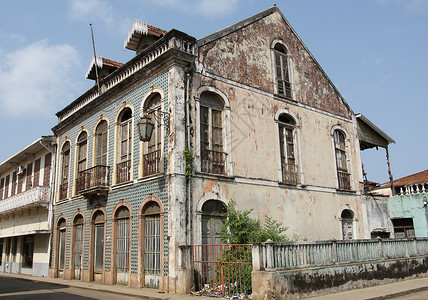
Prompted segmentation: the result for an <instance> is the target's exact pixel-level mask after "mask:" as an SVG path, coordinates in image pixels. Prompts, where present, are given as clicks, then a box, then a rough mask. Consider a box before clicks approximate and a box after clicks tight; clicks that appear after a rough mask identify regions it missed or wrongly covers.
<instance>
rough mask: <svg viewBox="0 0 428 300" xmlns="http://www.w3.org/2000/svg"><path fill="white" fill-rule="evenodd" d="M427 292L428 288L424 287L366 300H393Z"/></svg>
mask: <svg viewBox="0 0 428 300" xmlns="http://www.w3.org/2000/svg"><path fill="white" fill-rule="evenodd" d="M426 290H428V286H423V287H419V288H415V289H410V290H406V291H402V292H397V293H393V294H389V295H385V296H378V297H373V298H367V299H366V300H383V299H393V298H397V297H401V296H405V295H410V294H414V293H418V292H422V291H426Z"/></svg>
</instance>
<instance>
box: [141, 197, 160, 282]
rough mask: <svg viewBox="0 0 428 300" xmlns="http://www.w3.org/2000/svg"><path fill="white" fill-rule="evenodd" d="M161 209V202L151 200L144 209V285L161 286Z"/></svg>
mask: <svg viewBox="0 0 428 300" xmlns="http://www.w3.org/2000/svg"><path fill="white" fill-rule="evenodd" d="M160 212H161V209H160V207H159V204H158V203H156V202H154V201H150V202H148V203H147V204H146V205H144V207H143V210H142V226H143V228H142V232H143V233H144V236H143V245H142V249H143V253H142V257H143V261H144V285H145V286H146V287H152V288H159V277H160V275H161V237H162V234H161V214H160Z"/></svg>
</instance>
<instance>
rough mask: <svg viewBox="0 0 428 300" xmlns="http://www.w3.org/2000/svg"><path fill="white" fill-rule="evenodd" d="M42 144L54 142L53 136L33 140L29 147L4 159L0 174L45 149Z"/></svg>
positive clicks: (0, 166)
mask: <svg viewBox="0 0 428 300" xmlns="http://www.w3.org/2000/svg"><path fill="white" fill-rule="evenodd" d="M42 142H45V143H52V142H55V137H54V136H53V135H48V136H42V137H41V138H39V139H37V140H35V141H34V142H32V143H31V144H30V145H28V146H27V147H25V148H24V149H22V150H21V151H19V152H17V153H15V154H14V155H12V156H11V157H9V158H8V159H6V160H5V161H4V162H2V163H1V164H0V174H1V173H3V172H5V171H7V170H8V169H10V168H11V167H13V166H14V165H19V164H20V163H22V162H23V161H25V160H27V159H28V156H29V155H31V154H36V153H37V152H39V151H41V150H43V149H46V147H45V146H43V144H42Z"/></svg>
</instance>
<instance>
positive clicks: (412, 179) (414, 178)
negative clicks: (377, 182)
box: [382, 169, 428, 187]
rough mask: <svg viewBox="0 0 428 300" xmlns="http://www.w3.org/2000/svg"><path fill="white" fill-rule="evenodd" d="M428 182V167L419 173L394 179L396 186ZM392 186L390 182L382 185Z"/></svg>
mask: <svg viewBox="0 0 428 300" xmlns="http://www.w3.org/2000/svg"><path fill="white" fill-rule="evenodd" d="M427 182H428V169H427V170H424V171H421V172H419V173H416V174H413V175H409V176H406V177H403V178H400V179H396V180H394V186H395V187H399V186H405V185H411V184H419V183H427ZM387 186H390V183H389V182H388V183H385V185H382V187H387Z"/></svg>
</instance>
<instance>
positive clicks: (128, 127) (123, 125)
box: [116, 108, 132, 183]
mask: <svg viewBox="0 0 428 300" xmlns="http://www.w3.org/2000/svg"><path fill="white" fill-rule="evenodd" d="M118 130H119V132H118V163H117V168H116V171H117V176H116V183H122V182H126V181H129V180H131V153H132V110H131V109H130V108H125V109H124V110H123V111H122V112H121V114H120V115H119V128H118Z"/></svg>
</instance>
